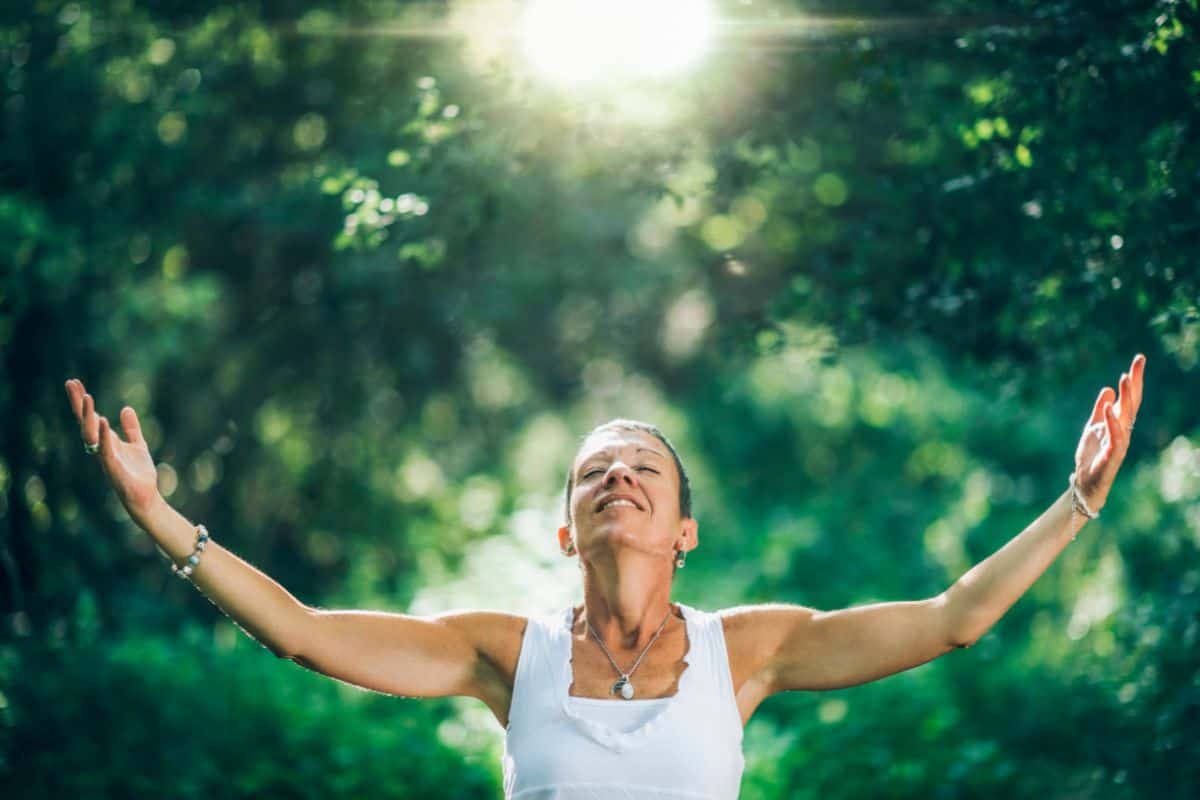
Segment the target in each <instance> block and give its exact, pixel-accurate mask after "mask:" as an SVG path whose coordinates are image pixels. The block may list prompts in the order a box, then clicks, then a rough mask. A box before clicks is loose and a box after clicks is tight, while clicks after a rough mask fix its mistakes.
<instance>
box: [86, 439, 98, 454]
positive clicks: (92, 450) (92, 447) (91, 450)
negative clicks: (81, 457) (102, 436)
mask: <svg viewBox="0 0 1200 800" xmlns="http://www.w3.org/2000/svg"><path fill="white" fill-rule="evenodd" d="M83 452H85V453H87V454H88V455H89V456H94V455H96V453H98V452H100V443H99V442H96V443H95V444H89V443H88V442H84V443H83Z"/></svg>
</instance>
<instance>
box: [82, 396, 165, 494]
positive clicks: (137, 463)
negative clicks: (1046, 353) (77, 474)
mask: <svg viewBox="0 0 1200 800" xmlns="http://www.w3.org/2000/svg"><path fill="white" fill-rule="evenodd" d="M65 387H66V390H67V395H68V397H70V399H71V409H72V410H73V411H74V412H75V418H76V419H77V420H78V421H79V431H80V433H81V434H82V436H83V441H84V442H85V443H86V444H94V443H96V442H99V443H100V450H99V452H97V454H96V455H97V456H99V459H100V465H101V466H102V467H103V468H104V474H105V475H107V476H108V480H109V482H110V483H112V486H113V489H115V490H116V492H117V497H118V498H120V500H121V504H122V505H124V506H125V510H126V511H128V512H129V513H130V514H131V515H136V514H139V513H142V512H145V511H147V510H149V509H150V508H151V507H152V506H153V505H154V503H155V502H156V501H157V500H159V499H160V495H159V493H158V472H157V470H156V469H155V467H154V459H153V458H152V457H151V456H150V448H149V447H147V446H146V440H145V439H144V438H143V437H142V426H141V424H140V423H139V422H138V418H137V413H135V412H134V410H133V408H132V407H130V406H125V407H124V408H123V409H121V427H122V428H123V429H124V431H125V438H126V439H128V441H125V440H123V439H122V438H121V437H120V436H119V435H118V434H117V433H116V432H115V431H113V430H112V428H110V427H109V424H108V419H107V418H105V417H102V416H100V415H99V414H97V413H96V408H95V402H94V401H93V399H92V396H91V395H90V394H88V393H87V391H86V390H85V389H84V388H83V383H82V382H81V381H79V380H77V379H75V378H72V379H70V380H68V381H67V382H66V384H65Z"/></svg>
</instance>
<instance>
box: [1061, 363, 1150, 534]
mask: <svg viewBox="0 0 1200 800" xmlns="http://www.w3.org/2000/svg"><path fill="white" fill-rule="evenodd" d="M1145 367H1146V357H1145V356H1144V355H1142V354H1141V353H1138V354H1137V355H1136V356H1134V358H1133V363H1132V364H1131V365H1130V367H1129V371H1128V372H1124V373H1122V374H1121V379H1120V381H1118V383H1117V389H1118V392H1115V393H1114V392H1113V390H1112V387H1109V386H1105V387H1104V388H1103V389H1101V390H1100V395H1099V396H1098V397H1097V398H1096V404H1095V405H1094V406H1093V407H1092V415H1091V417H1089V418H1088V421H1087V424H1086V425H1085V426H1084V428H1083V435H1082V436H1081V437H1080V439H1079V446H1078V447H1076V448H1075V482H1076V484H1077V485H1078V486H1079V491H1080V493H1082V494H1083V497H1084V500H1085V501H1086V502H1087V504H1088V505H1089V506H1090V507H1091V508H1093V509H1095V510H1097V511H1098V510H1099V509H1100V507H1101V506H1103V505H1104V501H1105V500H1106V499H1107V498H1108V492H1109V490H1110V489H1112V484H1113V480H1114V479H1115V478H1116V477H1117V471H1118V470H1119V469H1120V468H1121V462H1122V461H1124V460H1125V453H1126V451H1128V450H1129V435H1130V432H1131V431H1132V430H1133V421H1134V419H1135V418H1136V417H1137V412H1138V409H1139V408H1140V407H1141V405H1142V373H1143V372H1144V370H1145ZM1114 394H1115V395H1116V400H1115V402H1114V400H1113V397H1114Z"/></svg>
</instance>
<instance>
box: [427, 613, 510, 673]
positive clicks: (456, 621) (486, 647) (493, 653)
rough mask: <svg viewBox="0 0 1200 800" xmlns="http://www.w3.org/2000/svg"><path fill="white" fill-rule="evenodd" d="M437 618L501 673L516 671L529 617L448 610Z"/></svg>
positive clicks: (436, 617)
mask: <svg viewBox="0 0 1200 800" xmlns="http://www.w3.org/2000/svg"><path fill="white" fill-rule="evenodd" d="M434 619H437V620H438V621H440V622H442V624H444V625H447V626H449V627H451V628H453V629H454V630H456V631H457V632H458V633H459V634H460V635H461V636H462V637H463V638H465V639H466V640H467V642H469V643H470V645H471V646H472V647H473V648H474V649H475V652H476V653H478V654H479V656H480V658H481V659H482V660H484V661H486V662H488V663H489V664H491V666H492V667H493V668H495V669H496V670H497V671H498V672H500V673H501V674H508V675H511V674H512V673H513V672H515V671H516V664H517V658H518V656H519V655H520V652H521V640H522V639H523V638H524V636H525V629H526V627H527V626H528V625H529V624H530V617H527V616H523V615H520V614H510V613H508V612H504V611H480V610H475V609H464V610H458V611H447V612H445V613H442V614H438V615H436V616H435V617H434Z"/></svg>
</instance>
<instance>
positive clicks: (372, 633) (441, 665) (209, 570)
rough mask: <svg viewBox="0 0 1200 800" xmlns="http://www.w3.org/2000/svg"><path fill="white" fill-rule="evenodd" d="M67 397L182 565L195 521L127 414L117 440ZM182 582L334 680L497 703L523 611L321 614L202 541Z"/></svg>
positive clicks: (121, 490)
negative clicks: (163, 479)
mask: <svg viewBox="0 0 1200 800" xmlns="http://www.w3.org/2000/svg"><path fill="white" fill-rule="evenodd" d="M66 389H67V394H68V395H69V397H70V399H71V405H72V408H73V410H74V411H75V415H76V417H77V418H78V420H79V423H80V429H81V433H82V436H83V440H84V442H99V443H100V451H99V452H98V453H97V457H98V458H99V460H100V463H101V466H102V468H103V469H104V472H105V474H106V476H107V477H108V479H109V481H110V482H111V483H112V485H113V488H114V490H115V491H116V492H117V496H118V497H119V498H120V500H121V502H122V504H123V505H124V506H125V509H126V510H127V511H128V512H129V515H130V517H131V518H132V519H133V521H134V522H135V523H137V525H138V527H140V528H142V530H144V531H146V532H147V533H148V534H149V535H150V536H151V538H153V539H154V541H155V543H156V544H157V545H158V547H159V549H160V550H161V551H162V552H163V553H164V554H165V555H167V556H168V557H169V558H170V559H171V560H172V561H173V562H174V563H176V564H183V563H184V561H185V559H186V558H187V557H188V556H189V555H191V553H192V550H193V547H194V545H195V542H196V528H195V526H194V525H193V524H192V523H191V522H190V521H188V520H187V519H186V518H185V517H184V516H183V515H181V514H180V513H179V512H178V511H176V510H175V509H174V508H172V507H171V506H170V505H169V504H168V503H167V502H166V500H164V499H163V498H162V496H161V495H160V494H159V492H158V486H157V471H156V469H155V467H154V461H153V459H152V458H151V456H150V451H149V448H148V447H147V445H146V442H145V439H144V438H143V437H142V432H141V426H140V424H139V422H138V419H137V414H136V413H135V412H134V410H133V409H132V408H130V407H128V406H127V407H125V408H124V409H122V410H121V417H120V418H121V424H122V427H123V429H124V431H125V435H126V439H127V440H128V441H126V440H123V439H122V438H121V437H120V436H118V435H117V434H116V433H115V432H114V431H113V430H112V429H111V428H110V427H109V425H108V420H107V419H105V418H104V417H102V416H99V415H97V414H96V412H95V408H94V402H93V400H92V397H91V395H89V394H87V393H86V392H85V391H84V388H83V384H82V383H80V382H79V381H77V380H71V381H67V384H66ZM190 580H191V582H192V583H193V584H194V585H195V586H196V588H197V589H199V590H200V591H201V592H202V593H203V594H204V595H205V596H206V597H208V599H209V600H211V601H212V603H213V604H214V605H216V606H217V607H218V608H220V609H221V611H223V612H224V613H225V614H227V615H228V616H229V617H230V618H231V619H232V620H233V621H234V622H235V623H237V625H238V626H239V627H241V628H242V629H243V630H244V631H246V632H247V633H248V634H249V635H250V636H251V637H253V638H254V639H255V640H257V641H259V642H261V643H262V644H263V645H264V646H266V647H267V649H269V650H270V651H271V652H272V653H274V654H275V655H276V656H278V657H280V658H287V659H290V660H292V661H294V662H296V663H298V664H300V665H302V666H304V667H307V668H309V669H312V670H315V671H317V672H320V673H322V674H325V675H328V676H330V677H333V678H336V679H338V680H342V681H345V682H347V683H352V684H354V685H356V686H361V687H363V688H366V689H371V690H374V691H379V692H384V693H387V694H395V695H403V696H415V697H442V696H448V695H465V696H471V697H478V698H480V699H482V700H484V701H485V702H487V703H488V704H489V705H491V706H493V707H495V704H496V703H498V702H502V701H503V699H504V698H503V696H504V695H505V694H506V692H505V690H504V686H505V684H507V685H508V686H511V678H512V675H511V673H512V671H513V670H514V669H515V664H516V653H517V652H518V649H519V647H520V638H521V636H520V634H521V633H522V632H523V631H524V618H522V617H518V616H515V615H511V614H502V613H496V612H485V611H463V612H451V613H447V614H442V615H438V616H435V617H416V616H410V615H406V614H388V613H381V612H370V611H327V610H323V609H317V608H312V607H309V606H307V605H305V604H304V603H301V602H300V601H299V600H297V599H296V597H294V596H293V595H292V594H291V593H290V592H288V591H287V590H286V589H285V588H284V587H283V586H281V585H280V584H278V583H277V582H276V581H274V580H273V579H271V578H270V577H269V576H268V575H266V574H264V573H263V572H261V571H259V570H258V569H256V568H255V567H253V566H252V565H250V564H249V563H247V562H246V561H243V560H242V559H241V558H238V557H237V556H236V555H234V554H233V553H232V552H231V551H229V550H228V549H226V548H224V547H222V546H221V545H220V544H218V543H217V542H216V541H215V540H214V539H210V540H209V541H208V544H207V546H206V547H205V549H204V551H203V552H202V553H201V555H200V561H199V563H198V564H196V565H195V568H194V569H193V571H192V574H191V576H190Z"/></svg>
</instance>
